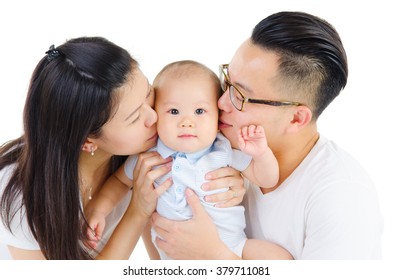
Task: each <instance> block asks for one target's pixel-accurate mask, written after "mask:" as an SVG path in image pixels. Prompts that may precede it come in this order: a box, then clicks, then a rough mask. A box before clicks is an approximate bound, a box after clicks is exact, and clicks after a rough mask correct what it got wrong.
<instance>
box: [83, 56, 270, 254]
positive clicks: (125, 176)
mask: <svg viewBox="0 0 393 280" xmlns="http://www.w3.org/2000/svg"><path fill="white" fill-rule="evenodd" d="M153 86H154V89H155V94H156V99H155V110H156V112H157V116H158V121H157V133H158V136H159V139H158V142H157V146H156V147H154V148H153V149H152V150H154V151H157V152H158V153H159V154H160V155H161V156H162V157H163V158H168V157H172V170H171V172H169V173H168V174H166V175H164V176H162V177H160V178H159V179H157V180H156V181H155V184H157V186H158V185H161V184H162V183H163V182H164V181H166V180H168V179H170V178H172V181H173V185H172V186H171V187H170V188H169V189H168V191H166V192H165V193H163V194H162V195H161V196H160V198H159V199H158V202H157V212H158V213H159V214H160V215H162V216H164V217H166V218H168V219H173V220H187V219H190V218H191V217H192V212H191V209H190V207H189V206H188V204H187V202H186V197H185V193H184V192H185V189H186V188H191V189H193V190H194V192H195V193H196V194H197V195H198V196H199V198H200V200H201V202H202V204H203V205H204V207H205V209H206V211H207V212H208V214H209V215H210V217H211V218H212V219H213V221H214V222H215V224H216V226H217V229H218V232H219V234H220V238H221V239H222V240H223V241H224V242H225V243H226V244H227V246H228V247H229V248H231V250H232V251H233V252H234V253H235V254H237V255H238V256H240V257H241V256H242V252H243V248H244V245H245V243H246V242H247V237H246V235H245V233H244V228H245V218H244V208H243V207H242V206H234V207H228V208H220V207H215V205H214V204H212V203H208V202H206V201H205V200H204V197H205V196H206V195H210V194H214V193H218V192H224V191H228V188H224V189H220V190H215V191H204V190H203V189H202V188H201V186H202V184H203V183H205V182H207V180H205V174H206V173H208V172H209V171H212V170H216V169H218V168H220V167H225V166H231V167H233V168H234V169H237V170H239V171H241V172H242V174H243V176H245V177H246V178H248V179H249V180H250V181H252V182H254V183H255V184H257V185H258V186H260V187H263V188H269V187H274V186H275V185H276V184H277V180H278V164H277V160H276V158H275V157H274V155H273V152H272V151H271V149H270V148H269V146H268V144H267V140H266V137H265V133H264V130H263V128H262V127H261V126H254V125H249V126H246V127H243V128H242V129H241V130H240V131H239V133H238V135H239V137H238V141H239V147H240V149H241V150H242V151H240V150H235V149H232V148H231V145H230V142H229V141H228V140H227V139H226V138H225V137H224V136H223V135H222V134H221V133H219V131H218V117H219V111H218V107H217V101H218V98H219V97H220V95H221V93H222V90H221V86H220V81H219V79H218V77H217V75H216V74H214V72H212V71H211V70H210V69H209V68H207V67H206V66H204V65H202V64H200V63H198V62H195V61H189V60H186V61H178V62H174V63H171V64H168V65H167V66H165V67H164V68H163V69H162V70H161V71H160V73H159V74H158V75H157V77H156V78H155V80H154V82H153ZM136 161H137V156H130V157H129V158H128V159H127V161H126V163H125V165H124V169H120V170H119V171H118V172H117V173H116V174H115V175H114V176H116V177H117V178H118V179H119V180H117V182H118V184H114V183H113V182H116V181H115V180H112V183H109V182H108V183H107V184H106V185H105V186H103V189H102V190H101V192H100V193H99V195H98V197H97V198H96V201H95V202H94V205H95V207H94V208H93V210H92V211H89V212H90V213H91V215H89V217H88V221H89V225H90V227H91V228H92V229H93V230H94V231H95V235H96V236H100V234H101V232H102V230H103V227H104V225H105V215H107V214H109V213H110V211H111V210H112V209H113V207H114V205H115V204H116V203H117V202H118V201H120V199H121V198H122V193H123V194H125V192H127V188H124V187H123V186H122V184H121V183H123V184H124V185H126V186H132V180H133V176H132V175H133V170H134V168H135V164H136ZM109 181H110V180H109ZM234 195H236V194H235V193H234ZM156 238H160V237H159V236H157V233H156V232H155V231H154V230H152V240H153V242H154V241H155V240H156ZM159 253H160V257H161V259H168V257H167V256H166V255H165V254H164V253H163V252H160V251H159Z"/></svg>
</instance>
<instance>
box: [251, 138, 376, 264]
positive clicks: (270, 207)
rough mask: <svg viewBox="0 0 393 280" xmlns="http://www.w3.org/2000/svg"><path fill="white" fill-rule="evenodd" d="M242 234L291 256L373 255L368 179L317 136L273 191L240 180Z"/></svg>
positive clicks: (354, 163) (373, 225)
mask: <svg viewBox="0 0 393 280" xmlns="http://www.w3.org/2000/svg"><path fill="white" fill-rule="evenodd" d="M246 188H247V192H246V196H245V198H244V206H245V209H246V234H247V237H248V238H253V239H262V240H268V241H271V242H274V243H276V244H278V245H280V246H282V247H284V248H285V249H287V250H288V251H289V252H290V253H291V254H292V256H293V257H294V258H295V259H379V258H381V235H382V229H383V219H382V217H381V213H380V209H379V205H378V197H377V194H376V191H375V189H374V186H373V183H372V182H371V180H370V178H369V177H368V175H367V174H366V172H365V171H364V170H363V168H362V167H361V166H360V164H359V163H358V162H357V161H356V160H354V159H353V158H352V157H351V156H350V155H349V154H347V153H346V152H344V151H343V150H341V149H340V148H339V147H337V145H335V144H334V143H333V142H331V141H329V140H327V139H326V138H324V137H320V139H319V140H318V142H317V143H316V145H315V146H314V147H313V149H312V150H311V152H310V153H309V154H308V155H307V157H306V158H305V159H304V160H303V162H302V163H301V164H300V165H299V166H298V167H297V168H296V170H295V171H294V172H293V173H292V174H291V175H290V176H289V177H288V178H287V179H286V180H285V181H284V182H283V183H282V184H281V185H280V186H279V187H278V188H277V189H276V190H274V191H273V192H270V193H267V194H263V193H262V192H261V190H260V189H259V187H257V186H253V185H252V184H251V183H250V182H248V181H247V182H246Z"/></svg>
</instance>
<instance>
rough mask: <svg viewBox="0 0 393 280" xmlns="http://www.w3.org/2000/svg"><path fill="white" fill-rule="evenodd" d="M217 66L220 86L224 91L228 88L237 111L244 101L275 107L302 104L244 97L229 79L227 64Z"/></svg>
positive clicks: (241, 107) (241, 108)
mask: <svg viewBox="0 0 393 280" xmlns="http://www.w3.org/2000/svg"><path fill="white" fill-rule="evenodd" d="M219 67H220V70H219V71H220V73H219V78H220V83H221V88H222V90H223V91H226V90H227V89H228V88H229V97H230V99H231V102H232V104H233V106H234V107H235V108H236V109H237V110H239V111H242V110H243V107H244V103H256V104H265V105H270V106H276V107H278V106H301V105H303V104H301V103H298V102H292V101H273V100H265V99H251V98H248V97H245V96H244V94H243V93H242V92H241V91H240V90H239V89H238V88H237V87H236V86H235V85H233V84H232V83H231V82H230V81H229V75H228V64H221V65H220V66H219Z"/></svg>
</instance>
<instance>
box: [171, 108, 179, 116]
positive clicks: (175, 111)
mask: <svg viewBox="0 0 393 280" xmlns="http://www.w3.org/2000/svg"><path fill="white" fill-rule="evenodd" d="M169 113H170V114H172V115H177V114H179V110H177V109H170V110H169Z"/></svg>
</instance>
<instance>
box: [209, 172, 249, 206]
mask: <svg viewBox="0 0 393 280" xmlns="http://www.w3.org/2000/svg"><path fill="white" fill-rule="evenodd" d="M205 179H206V180H211V181H209V182H207V183H204V184H203V185H202V189H203V190H204V191H211V190H216V189H220V188H229V189H228V191H226V192H222V193H217V194H212V195H208V196H205V200H206V201H207V202H213V203H216V204H215V207H221V208H224V207H231V206H235V205H239V204H240V203H241V202H242V200H243V197H244V194H245V193H246V189H245V188H244V181H243V177H242V176H241V174H240V172H239V171H237V170H236V169H233V168H232V167H223V168H219V169H217V170H214V171H211V172H209V173H207V174H206V176H205Z"/></svg>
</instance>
